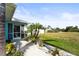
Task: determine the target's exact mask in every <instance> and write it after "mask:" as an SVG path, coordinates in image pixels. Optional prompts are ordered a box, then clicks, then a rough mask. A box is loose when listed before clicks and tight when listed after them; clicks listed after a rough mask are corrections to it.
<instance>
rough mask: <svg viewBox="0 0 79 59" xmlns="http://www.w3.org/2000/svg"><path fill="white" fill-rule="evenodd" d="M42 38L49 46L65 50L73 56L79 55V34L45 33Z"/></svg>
mask: <svg viewBox="0 0 79 59" xmlns="http://www.w3.org/2000/svg"><path fill="white" fill-rule="evenodd" d="M40 38H41V39H42V40H43V41H44V42H45V43H47V44H49V45H53V46H56V47H58V48H61V49H64V50H66V51H68V52H70V53H72V54H75V55H79V33H78V32H61V33H45V34H41V35H40Z"/></svg>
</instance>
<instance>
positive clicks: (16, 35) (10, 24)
mask: <svg viewBox="0 0 79 59" xmlns="http://www.w3.org/2000/svg"><path fill="white" fill-rule="evenodd" d="M15 9H16V5H15V4H12V3H10V4H6V21H5V38H6V40H16V39H23V38H24V37H25V32H24V26H26V25H27V23H25V22H22V21H20V20H19V19H16V18H13V14H14V11H15ZM12 18H13V19H14V21H13V20H12Z"/></svg>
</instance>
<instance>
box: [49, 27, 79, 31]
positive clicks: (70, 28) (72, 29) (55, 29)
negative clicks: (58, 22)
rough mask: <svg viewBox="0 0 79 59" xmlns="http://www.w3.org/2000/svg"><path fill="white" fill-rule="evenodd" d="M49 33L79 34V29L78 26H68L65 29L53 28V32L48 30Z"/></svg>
mask: <svg viewBox="0 0 79 59" xmlns="http://www.w3.org/2000/svg"><path fill="white" fill-rule="evenodd" d="M48 32H79V28H78V26H67V27H66V28H63V29H60V28H58V27H57V28H52V27H51V30H48Z"/></svg>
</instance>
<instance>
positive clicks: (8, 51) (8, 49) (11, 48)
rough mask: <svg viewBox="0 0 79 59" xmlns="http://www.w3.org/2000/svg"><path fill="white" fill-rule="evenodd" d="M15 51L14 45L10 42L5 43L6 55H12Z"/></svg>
mask: <svg viewBox="0 0 79 59" xmlns="http://www.w3.org/2000/svg"><path fill="white" fill-rule="evenodd" d="M15 51H16V49H15V46H14V45H13V44H12V43H9V44H7V45H6V55H12V54H13V53H15Z"/></svg>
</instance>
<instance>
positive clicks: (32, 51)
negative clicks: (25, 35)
mask: <svg viewBox="0 0 79 59" xmlns="http://www.w3.org/2000/svg"><path fill="white" fill-rule="evenodd" d="M24 56H52V55H50V54H49V53H47V51H45V50H43V49H41V48H39V47H38V45H35V44H33V45H32V46H30V47H29V48H28V49H26V50H25V53H24Z"/></svg>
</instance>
